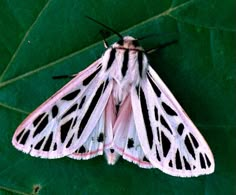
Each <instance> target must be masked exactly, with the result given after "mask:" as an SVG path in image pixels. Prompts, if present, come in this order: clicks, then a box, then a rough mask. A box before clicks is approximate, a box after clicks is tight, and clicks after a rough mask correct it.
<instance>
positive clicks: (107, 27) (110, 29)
mask: <svg viewBox="0 0 236 195" xmlns="http://www.w3.org/2000/svg"><path fill="white" fill-rule="evenodd" d="M85 17H86V18H88V19H90V20H92V21H94V22H95V23H97V24H99V25H101V26H103V27H104V28H106V29H107V30H109V31H111V32H113V33H114V34H116V35H117V36H118V37H120V38H121V39H123V37H122V35H121V34H120V33H118V32H116V31H115V30H113V29H112V28H110V27H109V26H106V25H105V24H103V23H101V22H99V21H97V20H95V19H93V18H91V17H89V16H85Z"/></svg>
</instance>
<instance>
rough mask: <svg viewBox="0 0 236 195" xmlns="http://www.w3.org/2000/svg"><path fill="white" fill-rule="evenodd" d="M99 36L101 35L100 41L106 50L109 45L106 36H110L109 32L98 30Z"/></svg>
mask: <svg viewBox="0 0 236 195" xmlns="http://www.w3.org/2000/svg"><path fill="white" fill-rule="evenodd" d="M99 34H100V35H101V37H102V39H103V44H104V47H105V48H106V49H107V48H108V47H109V44H108V42H107V40H106V38H107V37H108V36H110V32H109V31H107V30H100V31H99Z"/></svg>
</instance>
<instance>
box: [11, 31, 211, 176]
mask: <svg viewBox="0 0 236 195" xmlns="http://www.w3.org/2000/svg"><path fill="white" fill-rule="evenodd" d="M118 35H119V37H120V39H119V41H117V42H115V43H114V44H113V45H111V46H110V47H107V49H106V51H105V52H104V54H103V56H102V57H101V58H99V59H98V60H97V61H95V62H94V63H93V64H91V65H90V66H89V67H88V68H86V69H85V70H83V71H82V72H80V73H78V74H77V75H76V76H75V78H74V79H72V80H71V81H70V82H69V83H68V84H67V85H65V86H64V87H63V88H62V89H61V90H59V91H58V92H57V93H56V94H55V95H53V96H52V97H51V98H49V99H48V100H47V101H46V102H45V103H43V104H42V105H41V106H39V107H38V108H37V109H36V110H35V111H34V112H32V113H31V114H30V115H29V116H28V117H27V118H26V119H25V120H24V121H23V122H22V124H21V125H20V126H19V127H18V128H17V129H16V131H15V133H14V136H13V139H12V144H13V145H14V146H15V147H16V148H17V149H18V150H21V151H23V152H25V153H28V154H30V155H31V156H35V157H41V158H48V159H53V158H61V157H65V156H67V157H70V158H73V159H91V158H94V157H96V156H98V155H102V154H103V153H104V154H105V156H106V159H107V162H108V164H111V165H113V164H115V163H116V161H117V159H118V158H119V156H122V157H123V159H125V160H127V161H130V162H133V163H135V164H137V165H138V166H139V167H142V168H158V169H160V170H161V171H163V172H165V173H167V174H169V175H172V176H179V177H192V176H199V175H204V174H210V173H212V172H213V171H214V167H215V165H214V158H213V155H212V152H211V150H210V148H209V146H208V144H207V142H206V141H205V140H204V138H203V136H202V135H201V134H200V132H199V131H198V129H197V128H196V126H195V125H194V124H193V122H192V121H191V120H190V118H189V117H188V116H187V114H186V113H185V112H184V110H183V108H182V107H181V106H180V105H179V103H178V102H177V101H176V99H175V97H174V96H173V95H172V93H171V92H170V90H169V89H168V88H167V86H166V85H165V84H164V82H163V81H162V80H161V79H160V77H159V76H158V74H157V73H156V72H155V71H154V69H153V68H152V67H151V66H150V65H149V62H148V59H147V55H146V52H145V50H144V49H143V48H142V47H141V46H140V44H139V40H138V39H135V38H133V37H131V36H125V37H122V36H121V35H120V34H118ZM105 45H106V44H105Z"/></svg>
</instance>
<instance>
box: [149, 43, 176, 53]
mask: <svg viewBox="0 0 236 195" xmlns="http://www.w3.org/2000/svg"><path fill="white" fill-rule="evenodd" d="M177 42H178V40H173V41H170V42H167V43H164V44H162V45H159V46H158V47H155V48H151V49H148V50H146V51H145V52H146V53H147V54H150V53H153V52H156V51H159V50H161V49H163V48H165V47H167V46H169V45H172V44H175V43H177Z"/></svg>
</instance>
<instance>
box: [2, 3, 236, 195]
mask: <svg viewBox="0 0 236 195" xmlns="http://www.w3.org/2000/svg"><path fill="white" fill-rule="evenodd" d="M234 4H235V2H234V1H233V0H228V1H220V0H210V1H205V0H190V1H185V0H178V1H177V0H176V1H175V0H174V1H161V0H158V1H157V0H153V1H151V0H146V1H142V0H138V1H134V0H131V1H124V0H119V1H118V0H113V1H109V0H101V1H92V0H71V1H66V0H57V1H56V0H48V1H47V0H38V1H35V0H25V1H17V0H11V1H8V0H1V1H0V8H1V12H0V116H1V117H0V127H1V128H0V135H1V137H0V155H1V157H0V194H32V193H38V192H37V191H38V190H39V193H40V194H111V193H112V194H234V193H235V187H234V186H235V181H236V175H235V171H236V170H235V164H236V162H235V158H233V157H234V156H235V153H234V151H235V147H236V142H235V128H236V120H235V118H236V112H235V107H236V105H235V104H236V103H235V100H236V93H235V84H236V83H235V81H236V70H235V65H236V58H235V53H236V47H235V41H236V33H235V32H236V25H235V18H234V8H235V6H234ZM85 15H88V16H91V17H93V18H95V19H97V20H99V21H101V22H103V23H104V24H106V25H108V26H110V27H111V28H113V29H115V30H116V31H118V32H120V33H121V34H122V35H132V36H134V37H143V36H145V35H151V34H156V35H157V36H150V38H147V39H145V40H144V41H143V42H142V45H143V47H144V48H145V49H150V48H153V47H156V46H158V45H159V44H164V43H167V42H169V41H172V40H176V39H177V40H178V43H177V44H174V45H171V46H169V47H166V48H164V49H162V50H160V51H159V52H158V53H154V54H152V55H150V58H149V60H150V63H151V64H152V66H153V67H154V68H155V70H156V71H157V72H158V74H159V75H160V77H161V78H162V79H163V80H164V81H165V83H166V84H167V86H168V87H169V88H170V90H171V91H172V92H173V93H174V95H175V96H176V98H177V99H178V101H179V102H180V103H181V105H182V106H183V108H184V109H185V111H186V112H187V113H188V115H189V116H190V118H191V119H192V120H193V121H194V123H195V124H196V125H197V127H198V128H199V129H200V131H201V133H202V134H203V136H204V137H205V138H206V140H207V142H208V143H209V145H210V147H211V149H212V152H213V154H214V156H215V161H216V171H215V173H213V174H211V175H208V176H201V177H198V178H188V179H184V178H176V177H171V176H169V175H166V174H164V173H162V172H161V171H160V170H158V169H151V170H145V169H141V168H138V167H137V166H136V165H134V164H131V163H129V162H126V161H124V160H122V159H120V160H119V161H118V163H117V164H116V165H115V166H109V165H107V164H106V161H105V159H104V158H103V157H97V158H95V159H92V160H88V161H76V160H73V159H69V158H62V159H57V160H45V159H40V158H33V157H31V156H29V155H26V154H23V153H22V152H20V151H17V150H16V149H15V148H14V147H13V146H12V144H11V138H12V135H13V133H14V131H15V129H16V128H17V126H18V125H19V124H20V123H21V122H22V120H23V119H24V118H25V117H26V116H27V114H29V113H30V112H31V111H33V110H34V109H35V108H36V107H37V106H39V105H40V104H41V103H42V102H44V101H45V100H46V99H47V98H48V97H50V96H51V95H52V94H53V93H55V92H56V91H57V90H58V89H59V88H61V87H62V86H63V85H64V84H65V83H66V82H68V81H67V80H52V79H51V78H52V76H55V75H62V74H74V73H76V72H79V71H81V70H82V69H84V68H86V67H87V66H89V64H91V63H92V62H93V61H95V60H96V59H97V58H99V57H100V56H101V55H102V53H103V52H104V50H105V49H104V48H103V44H102V41H101V36H100V35H99V31H100V30H102V29H103V28H102V27H101V26H99V25H97V24H96V23H94V22H92V21H90V20H88V19H86V18H85V17H84V16H85ZM114 41H117V37H116V36H112V37H110V38H109V39H108V42H109V43H113V42H114Z"/></svg>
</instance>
